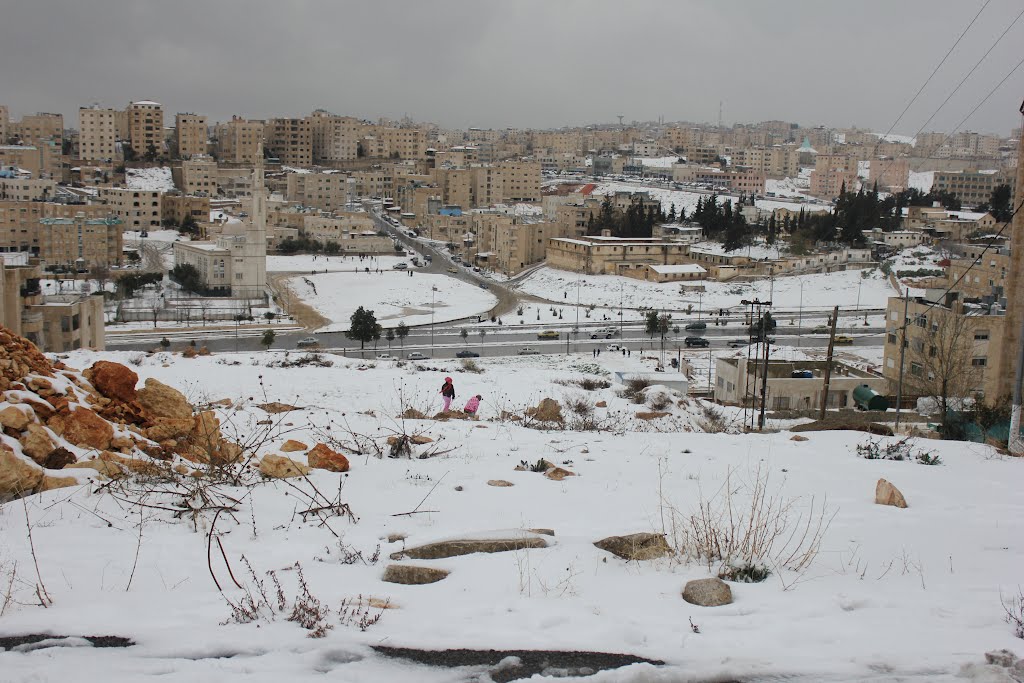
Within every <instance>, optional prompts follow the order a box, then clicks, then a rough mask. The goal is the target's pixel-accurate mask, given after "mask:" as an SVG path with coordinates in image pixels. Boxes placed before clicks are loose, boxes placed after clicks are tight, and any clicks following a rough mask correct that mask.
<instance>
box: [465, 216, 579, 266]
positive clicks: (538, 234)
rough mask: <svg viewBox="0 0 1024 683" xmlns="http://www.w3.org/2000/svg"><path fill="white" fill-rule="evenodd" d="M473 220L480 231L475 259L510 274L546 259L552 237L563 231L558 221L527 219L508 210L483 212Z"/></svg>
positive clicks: (475, 227) (476, 229)
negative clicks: (519, 217)
mask: <svg viewBox="0 0 1024 683" xmlns="http://www.w3.org/2000/svg"><path fill="white" fill-rule="evenodd" d="M475 218H476V217H475ZM473 224H474V231H475V232H476V235H477V241H476V248H477V251H476V253H475V254H474V262H475V263H476V265H479V266H481V267H486V268H490V269H492V270H496V271H499V272H501V273H504V274H506V275H515V274H516V273H518V272H519V271H521V270H523V269H524V268H526V267H527V266H531V265H533V264H535V263H540V262H541V261H543V260H544V257H545V254H546V252H547V243H548V240H550V239H552V238H554V237H558V235H559V226H558V225H557V224H555V223H549V222H525V221H520V220H517V219H515V218H514V217H512V216H506V215H504V214H497V215H486V214H484V215H480V216H479V217H478V218H477V219H476V220H474V221H473Z"/></svg>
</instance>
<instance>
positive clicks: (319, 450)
mask: <svg viewBox="0 0 1024 683" xmlns="http://www.w3.org/2000/svg"><path fill="white" fill-rule="evenodd" d="M306 462H308V463H309V466H310V467H313V468H315V469H318V470H327V471H329V472H348V468H349V462H348V458H346V457H345V456H344V455H342V454H341V453H338V452H337V451H333V450H331V449H330V448H328V447H327V446H325V445H324V444H322V443H318V444H317V445H316V446H313V449H312V450H311V451H310V452H309V453H307V454H306Z"/></svg>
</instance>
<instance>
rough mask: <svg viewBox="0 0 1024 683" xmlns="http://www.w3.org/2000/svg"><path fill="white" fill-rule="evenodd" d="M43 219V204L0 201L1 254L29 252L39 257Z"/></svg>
mask: <svg viewBox="0 0 1024 683" xmlns="http://www.w3.org/2000/svg"><path fill="white" fill-rule="evenodd" d="M42 217H43V204H42V202H33V201H0V253H6V252H28V253H31V254H33V255H35V256H38V255H39V221H40V219H42Z"/></svg>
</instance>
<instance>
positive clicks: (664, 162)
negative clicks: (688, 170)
mask: <svg viewBox="0 0 1024 683" xmlns="http://www.w3.org/2000/svg"><path fill="white" fill-rule="evenodd" d="M679 157H680V155H679V154H673V155H671V156H667V157H637V161H639V162H640V165H641V166H646V167H648V168H672V165H673V164H678V163H679Z"/></svg>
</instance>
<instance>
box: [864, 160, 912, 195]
mask: <svg viewBox="0 0 1024 683" xmlns="http://www.w3.org/2000/svg"><path fill="white" fill-rule="evenodd" d="M875 183H878V189H879V190H882V191H885V192H902V191H903V190H905V189H907V187H908V186H909V184H910V162H909V161H908V160H907V158H906V157H900V158H898V159H887V158H884V157H877V158H875V159H872V160H871V165H870V166H869V167H868V181H867V185H868V187H873V186H874V184H875Z"/></svg>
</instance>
